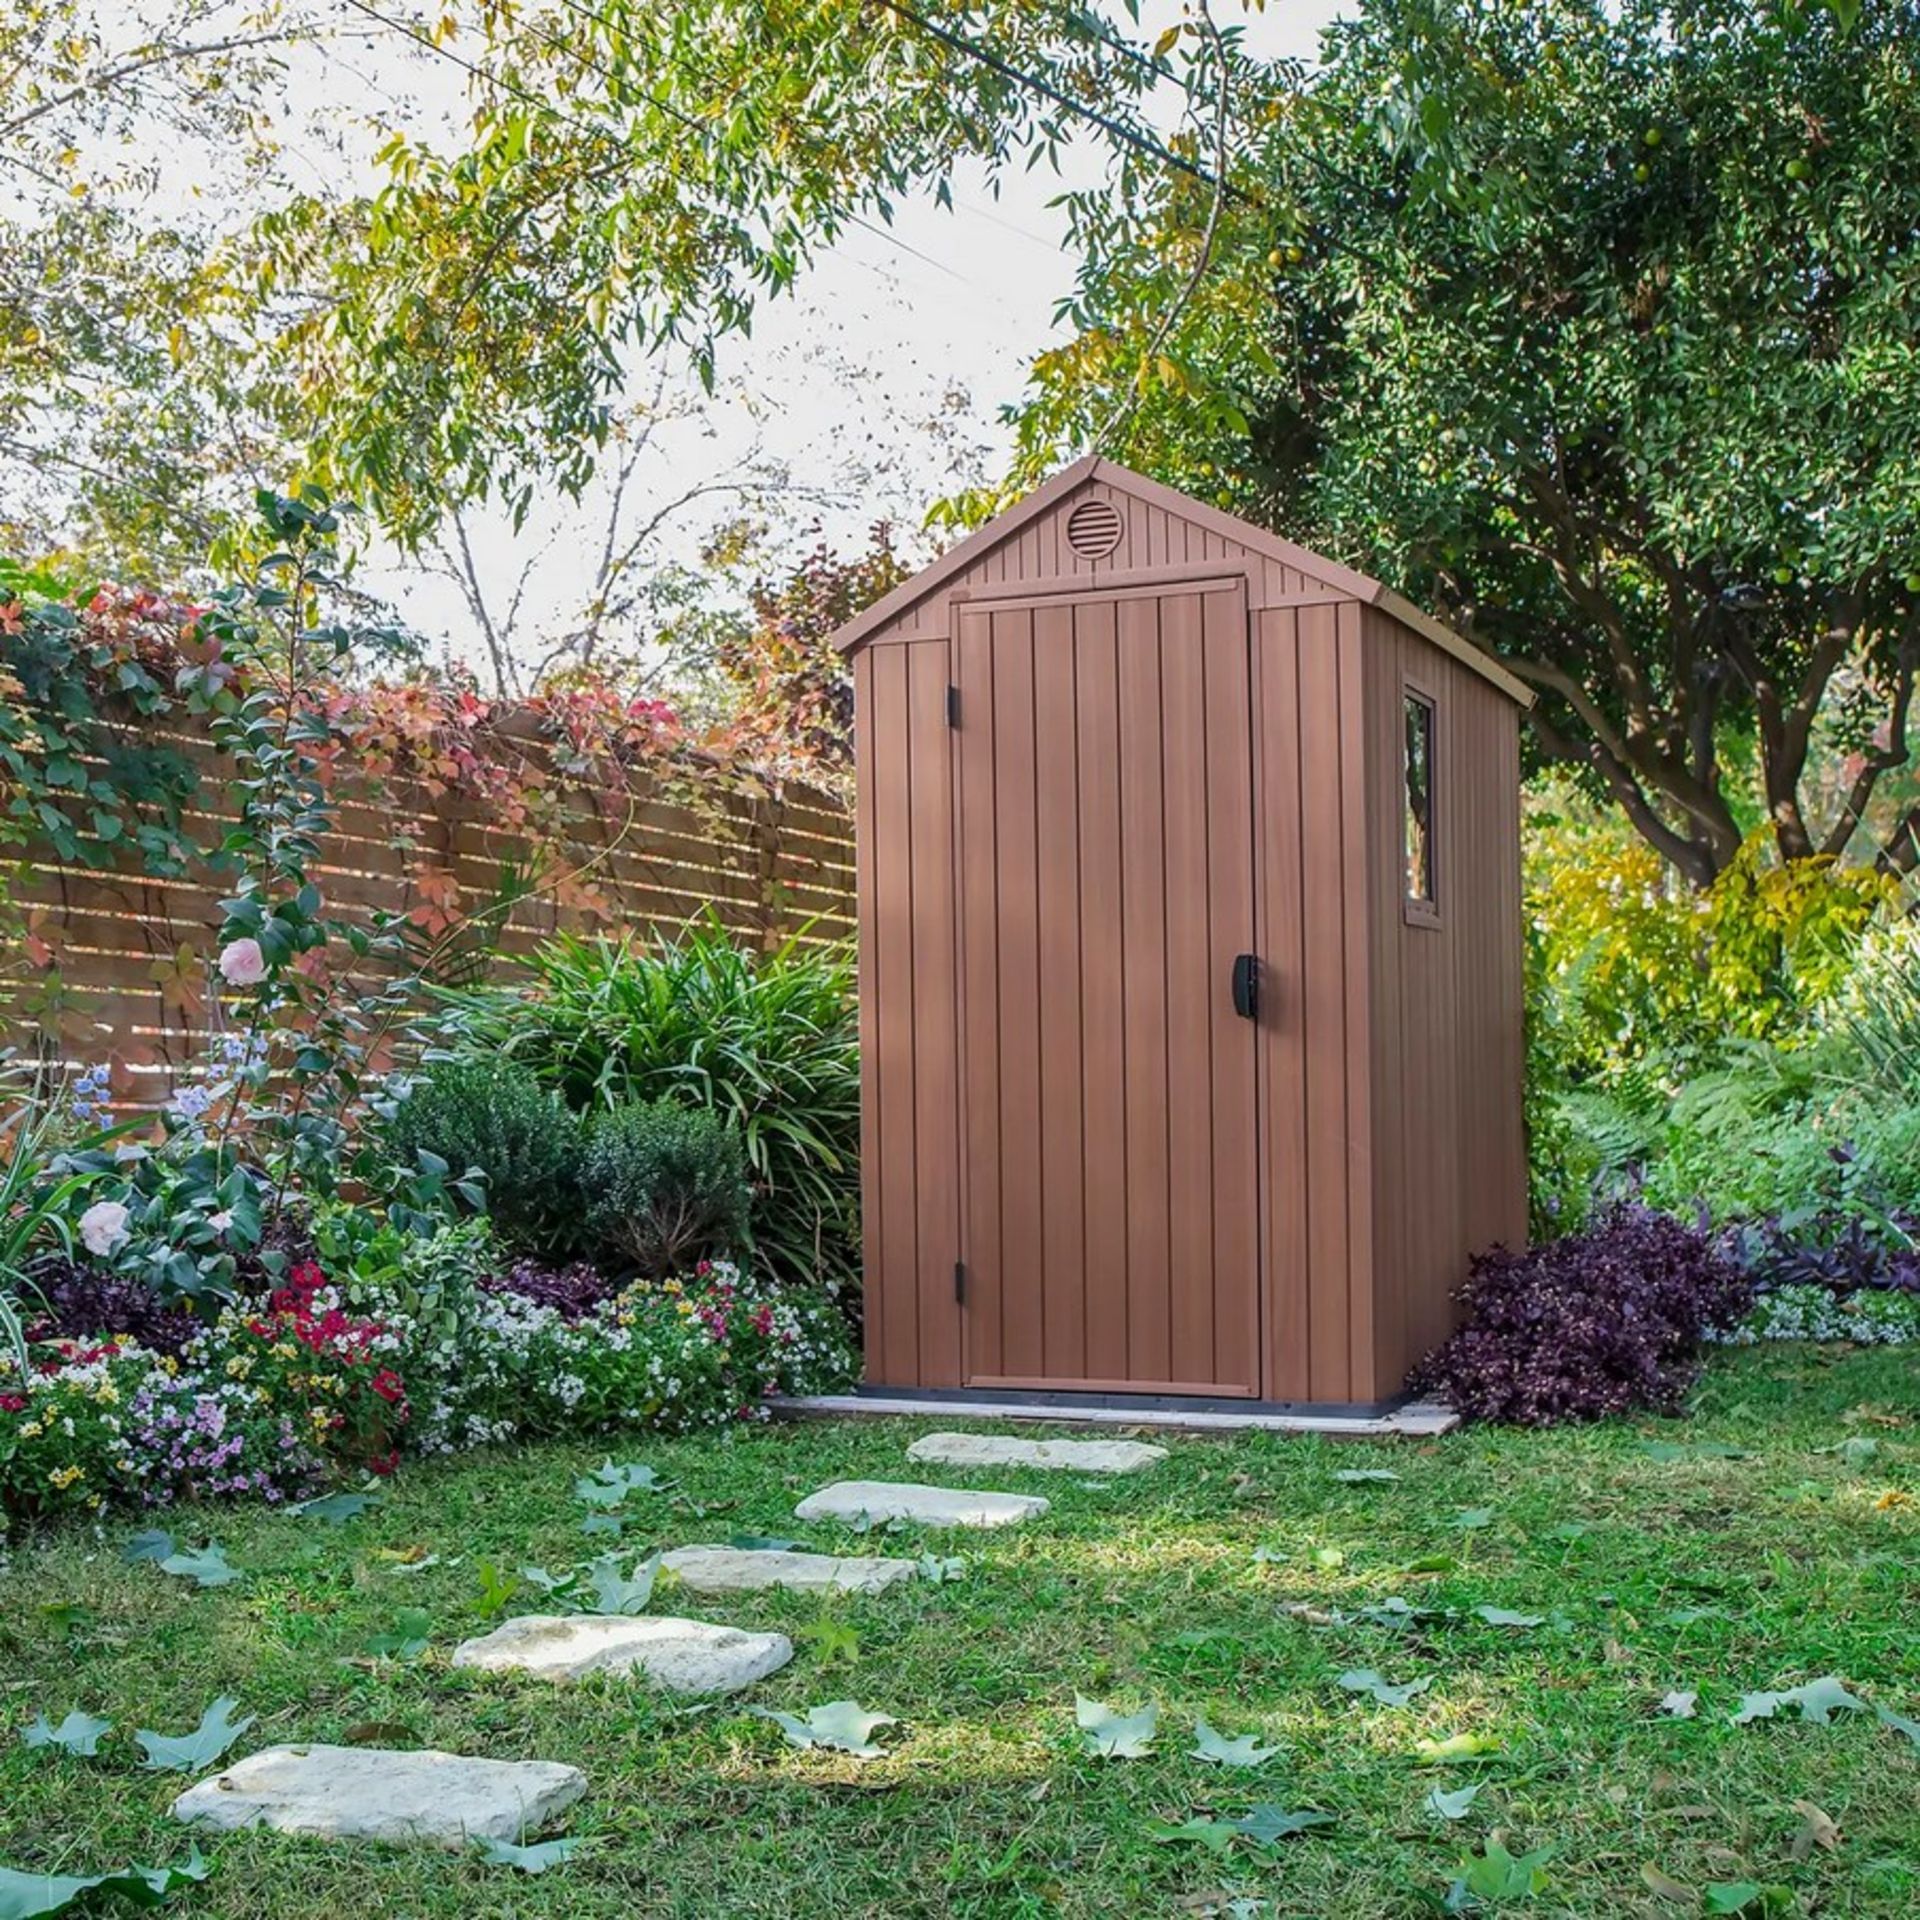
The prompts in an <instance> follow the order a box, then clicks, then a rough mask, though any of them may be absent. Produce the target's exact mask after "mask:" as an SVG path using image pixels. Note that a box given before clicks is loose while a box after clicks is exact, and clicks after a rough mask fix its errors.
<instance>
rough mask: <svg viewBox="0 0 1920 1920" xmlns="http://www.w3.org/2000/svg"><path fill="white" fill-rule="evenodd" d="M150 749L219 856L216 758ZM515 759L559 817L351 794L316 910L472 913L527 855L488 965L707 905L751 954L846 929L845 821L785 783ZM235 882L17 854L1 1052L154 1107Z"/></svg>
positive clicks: (393, 785)
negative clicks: (191, 781) (524, 885)
mask: <svg viewBox="0 0 1920 1920" xmlns="http://www.w3.org/2000/svg"><path fill="white" fill-rule="evenodd" d="M158 739H159V736H156V735H154V734H148V735H145V736H143V742H144V744H148V745H152V744H155V743H156V741H157V740H158ZM164 744H166V745H168V746H170V747H173V748H175V749H176V750H177V751H178V752H179V753H180V754H181V755H182V757H183V758H184V759H185V760H186V761H187V762H188V763H189V764H190V765H191V766H192V767H193V769H194V771H195V773H196V774H197V776H198V786H197V789H196V791H195V793H194V796H193V799H192V801H191V803H190V804H189V806H188V809H187V811H186V812H185V814H184V815H183V819H182V830H183V834H184V837H185V838H186V839H187V840H188V841H189V842H190V843H192V844H193V845H195V846H199V847H207V848H212V847H217V846H218V845H219V843H220V840H221V838H222V836H223V835H224V834H225V832H226V831H227V829H228V827H229V825H230V823H231V820H232V814H231V813H230V812H223V811H221V810H220V809H221V808H222V806H223V804H224V802H225V800H226V797H227V795H228V791H229V785H230V782H231V780H232V779H233V777H234V770H233V768H232V766H231V764H230V763H228V762H226V761H224V760H223V759H222V758H221V757H220V756H219V755H217V754H216V753H215V752H214V751H213V749H212V747H211V746H210V745H209V744H208V743H207V742H206V741H205V740H203V739H198V738H195V737H192V736H190V735H186V734H183V733H180V732H178V731H175V730H169V732H168V733H167V735H166V736H164ZM518 751H519V752H520V754H521V756H522V758H523V760H525V761H526V762H527V763H529V764H530V765H531V766H532V767H533V768H534V770H535V772H536V774H537V776H538V777H540V778H541V779H542V781H543V783H544V784H546V786H547V792H546V794H545V796H544V798H543V803H542V804H543V808H545V809H546V810H547V811H546V812H545V813H543V822H544V821H545V820H546V819H547V814H549V813H551V812H555V811H557V813H558V815H559V818H560V821H561V824H560V825H558V826H557V827H555V826H552V825H550V824H543V826H542V828H541V829H540V830H539V831H538V832H537V833H533V834H529V833H525V832H521V831H518V830H515V829H513V828H511V827H503V826H501V825H500V824H499V823H498V822H497V821H496V820H494V819H491V818H489V817H488V816H487V814H486V812H485V811H484V810H483V809H481V808H478V807H476V805H475V804H474V803H473V802H472V801H471V800H469V799H466V798H448V797H436V796H435V795H433V794H431V793H429V792H428V791H427V790H425V789H424V788H423V787H421V786H420V785H419V784H417V783H407V782H385V783H382V784H381V785H380V786H379V788H378V789H375V788H372V787H367V788H364V789H358V790H356V789H355V788H354V787H353V786H351V785H349V786H347V787H346V788H344V789H343V791H342V793H341V795H340V797H339V803H338V805H337V806H336V808H335V810H334V824H333V829H332V831H331V832H330V833H329V834H328V835H327V837H326V839H325V841H324V843H323V845H322V850H321V858H320V860H319V862H318V863H317V864H316V865H315V866H314V867H312V868H311V869H310V872H309V877H310V878H311V879H312V880H313V881H314V882H315V883H316V884H317V885H318V886H319V888H320V890H321V893H322V895H323V897H324V900H325V909H324V910H325V911H326V912H327V913H329V914H332V915H335V916H337V917H339V918H341V919H343V920H347V921H356V920H357V921H360V922H362V923H365V924H371V923H372V922H373V920H374V918H375V917H376V915H379V914H405V913H410V912H414V911H416V910H419V911H421V912H423V913H428V912H431V910H432V909H433V907H434V906H435V905H436V904H438V905H444V906H448V907H450V908H451V909H452V910H453V911H454V912H455V913H456V914H470V913H472V912H473V911H474V910H475V909H478V908H481V907H484V906H485V905H486V904H487V903H488V902H490V901H493V900H495V899H497V898H498V897H499V888H500V882H501V873H502V868H503V865H507V866H514V867H518V866H521V865H523V864H524V863H525V862H527V861H528V859H529V856H530V851H531V850H533V849H535V848H537V849H538V851H537V852H533V854H532V857H533V859H534V862H535V868H534V870H535V873H536V880H535V891H534V893H533V894H532V895H531V897H529V898H526V899H524V900H521V901H518V902H517V903H516V904H515V905H514V907H513V910H512V912H511V913H510V914H509V915H508V916H507V918H506V920H505V922H504V924H503V925H502V926H501V927H500V928H499V930H498V932H497V934H496V935H494V936H493V938H492V941H491V944H492V945H493V946H494V947H495V948H496V949H497V953H498V955H499V956H502V957H503V958H510V957H511V956H515V955H520V954H525V953H528V952H530V951H532V950H533V949H534V948H535V947H537V946H538V945H539V943H540V942H541V941H542V940H543V939H545V938H547V937H550V936H551V935H552V934H554V933H555V932H557V931H561V930H567V931H573V932H580V933H609V934H616V933H622V932H626V933H633V934H635V935H639V936H643V937H644V936H648V935H657V934H667V933H672V932H674V931H677V930H678V929H680V928H682V927H684V926H685V925H686V924H687V922H688V921H690V920H692V919H695V918H697V917H701V916H704V915H707V914H709V913H711V914H713V915H715V916H717V917H718V919H719V920H720V922H721V923H722V924H723V925H724V926H726V927H727V928H728V929H729V930H731V931H732V932H733V933H734V934H735V935H736V936H737V937H738V938H739V939H741V940H742V941H744V942H747V943H750V944H752V945H755V946H758V947H763V948H764V947H772V946H775V945H778V944H779V943H781V942H782V941H784V940H786V939H788V938H790V937H798V938H801V939H803V940H807V941H823V942H824V941H832V940H838V939H843V938H850V937H851V935H852V933H853V926H854V917H853V916H854V906H853V884H854V883H853V824H852V819H851V816H850V814H849V813H848V811H847V809H846V808H845V807H844V806H842V804H841V803H840V802H839V801H838V800H837V799H835V798H833V797H832V796H830V795H827V794H824V793H819V792H815V791H813V790H810V789H805V788H797V787H792V786H789V787H787V788H786V789H785V790H784V791H783V792H782V793H781V794H780V795H779V797H777V798H772V797H766V798H761V797H753V796H749V795H744V794H742V793H741V792H740V791H739V790H738V787H739V783H738V781H737V780H736V779H733V778H731V777H729V776H726V775H723V774H721V773H719V772H717V771H715V770H713V769H712V768H709V767H705V766H702V765H701V764H699V763H697V762H693V761H688V762H685V763H682V764H680V765H677V766H674V767H673V768H672V769H671V770H670V771H667V772H664V773H661V774H658V775H654V774H642V775H635V774H633V773H631V772H629V773H627V774H624V775H622V776H621V780H620V784H618V785H614V786H609V787H606V788H599V789H596V788H592V787H589V786H587V785H585V784H583V783H581V782H579V781H577V780H568V779H565V778H561V777H555V776H553V775H552V774H551V771H550V763H548V762H546V761H545V757H544V754H543V753H542V751H541V750H540V749H539V748H538V747H537V746H531V745H522V746H520V747H519V749H518ZM449 878H450V881H451V886H449ZM231 879H232V876H231V875H229V874H223V873H222V872H220V871H219V869H218V868H217V867H216V866H214V865H211V864H200V865H196V866H195V867H193V868H191V869H190V870H189V871H188V872H186V873H184V874H180V875H169V876H165V877H156V876H154V875H151V874H149V873H147V872H145V871H143V870H142V867H141V864H140V861H139V857H138V855H137V854H136V853H134V852H132V851H131V850H129V854H128V856H127V857H126V858H124V859H122V860H121V861H120V862H119V863H118V864H117V865H115V866H113V867H109V868H102V867H91V866H82V865H77V864H74V863H71V862H63V861H61V860H59V859H58V858H56V857H55V856H54V855H53V854H52V853H51V851H50V850H48V849H46V848H40V849H34V848H31V847H30V848H29V849H27V851H26V854H25V857H24V860H23V862H22V864H21V865H20V867H18V868H17V869H16V870H15V872H14V874H13V877H12V881H11V887H10V891H11V893H12V897H13V900H14V902H15V905H16V907H17V908H18V909H19V910H20V911H21V912H22V913H24V914H25V916H26V917H27V923H28V929H29V932H30V934H31V935H32V936H34V939H33V941H32V942H31V943H30V944H31V947H32V953H33V954H34V955H38V954H40V953H41V951H42V949H41V946H40V944H39V943H41V942H44V943H45V948H46V950H48V951H49V952H50V958H48V959H47V960H46V962H45V964H44V965H35V964H33V963H32V960H31V958H29V961H28V963H27V964H26V965H25V966H24V967H22V966H20V965H16V966H15V967H14V968H12V969H10V970H9V972H10V975H11V978H10V981H9V987H10V991H9V992H8V995H7V1000H6V1003H5V1005H4V1009H0V1023H3V1025H4V1032H5V1038H6V1040H7V1042H8V1043H10V1044H12V1045H14V1046H16V1047H19V1048H21V1049H22V1050H24V1051H27V1052H31V1053H37V1054H39V1055H40V1056H42V1057H44V1058H51V1059H58V1060H62V1061H66V1062H69V1063H73V1064H93V1063H96V1062H101V1061H106V1062H110V1063H112V1065H113V1067H114V1076H113V1082H114V1100H115V1104H116V1106H119V1107H132V1108H142V1107H151V1106H158V1105H161V1104H163V1103H164V1102H165V1100H166V1099H167V1097H168V1094H169V1093H170V1091H171V1089H172V1087H173V1085H174V1084H175V1081H176V1079H177V1078H178V1077H179V1076H181V1075H182V1074H183V1073H184V1072H185V1071H186V1070H188V1069H190V1068H191V1067H192V1066H193V1065H194V1063H195V1062H197V1061H198V1060H200V1059H201V1058H202V1057H203V1056H204V1053H205V1049H206V1046H207V1042H208V1040H209V1038H210V1036H211V1034H212V1033H213V1031H214V1030H215V1028H216V1027H217V1026H218V1024H219V1009H218V1008H217V1007H210V1005H209V989H208V977H209V974H208V970H209V966H210V963H211V961H212V958H213V955H214V949H215V946H216V942H217V936H218V930H219V925H220V912H219V901H220V900H221V899H222V898H223V897H224V896H225V895H226V894H227V893H228V892H229V891H230V889H231ZM360 964H361V965H362V966H363V967H365V968H366V969H368V970H369V971H372V970H374V969H376V968H377V965H378V963H377V962H364V963H360ZM494 964H495V966H496V968H497V967H498V966H499V965H500V964H501V961H500V960H496V961H495V963H494Z"/></svg>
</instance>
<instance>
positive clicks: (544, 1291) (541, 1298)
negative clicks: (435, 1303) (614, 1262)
mask: <svg viewBox="0 0 1920 1920" xmlns="http://www.w3.org/2000/svg"><path fill="white" fill-rule="evenodd" d="M480 1291H481V1292H482V1293H512V1294H518V1295H519V1296H520V1297H521V1298H522V1299H523V1300H531V1301H532V1302H533V1303H534V1305H535V1306H540V1307H551V1308H552V1309H553V1310H554V1312H555V1313H557V1314H559V1315H560V1316H561V1317H562V1318H563V1319H566V1320H583V1319H585V1318H586V1316H587V1315H588V1314H590V1313H591V1312H592V1311H593V1310H594V1308H595V1307H597V1306H600V1305H602V1304H604V1303H605V1302H606V1301H608V1300H611V1299H612V1298H613V1296H614V1291H615V1289H614V1284H613V1282H612V1281H611V1280H609V1279H608V1278H607V1276H606V1275H605V1274H604V1273H602V1272H601V1271H600V1269H599V1268H598V1267H595V1266H590V1265H588V1263H587V1262H586V1261H584V1260H576V1261H574V1262H573V1263H572V1264H571V1265H569V1266H564V1267H550V1266H548V1265H546V1263H545V1262H543V1261H540V1260H514V1261H511V1262H509V1263H508V1265H507V1266H505V1267H504V1268H502V1269H501V1271H500V1272H498V1273H490V1274H488V1275H487V1276H486V1277H485V1278H484V1279H482V1280H481V1282H480Z"/></svg>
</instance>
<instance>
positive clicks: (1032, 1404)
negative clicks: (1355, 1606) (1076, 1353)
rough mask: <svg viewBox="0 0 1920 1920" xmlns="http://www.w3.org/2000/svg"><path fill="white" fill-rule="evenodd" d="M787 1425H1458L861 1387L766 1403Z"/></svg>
mask: <svg viewBox="0 0 1920 1920" xmlns="http://www.w3.org/2000/svg"><path fill="white" fill-rule="evenodd" d="M768 1404H769V1405H770V1406H771V1407H772V1408H773V1411H774V1412H775V1413H777V1414H779V1415H781V1416H782V1417H784V1418H787V1419H847V1418H859V1417H867V1416H878V1415H890V1416H894V1417H898V1416H900V1415H903V1414H904V1415H913V1414H921V1415H925V1414H931V1413H938V1414H940V1415H941V1416H942V1418H948V1419H960V1420H1046V1421H1051V1422H1053V1423H1054V1424H1056V1425H1061V1426H1086V1427H1120V1426H1127V1427H1170V1428H1185V1429H1188V1430H1190V1431H1199V1432H1216V1433H1232V1432H1258V1433H1323V1434H1330V1435H1335V1436H1340V1435H1344V1436H1345V1437H1347V1438H1349V1439H1362V1440H1364V1439H1374V1438H1383V1437H1391V1436H1395V1435H1398V1436H1401V1437H1404V1438H1410V1439H1428V1438H1431V1437H1432V1436H1434V1435H1435V1434H1441V1433H1446V1432H1449V1431H1450V1430H1451V1429H1452V1428H1454V1427H1456V1426H1458V1425H1459V1424H1460V1416H1459V1415H1458V1414H1457V1413H1455V1412H1454V1411H1453V1410H1452V1409H1451V1408H1450V1407H1443V1406H1439V1405H1436V1404H1435V1403H1433V1402H1431V1401H1409V1400H1405V1399H1401V1400H1397V1401H1394V1400H1388V1401H1376V1402H1374V1403H1372V1404H1371V1405H1359V1406H1355V1405H1325V1404H1309V1403H1305V1402H1299V1401H1280V1400H1239V1399H1212V1400H1209V1399H1193V1398H1186V1397H1183V1398H1179V1399H1174V1398H1171V1397H1168V1396H1165V1395H1156V1394H1117V1393H1040V1392H1034V1393H1019V1394H1012V1393H996V1392H988V1391H984V1390H982V1389H979V1388H973V1387H862V1388H860V1389H859V1390H858V1391H857V1392H855V1393H822V1394H803V1395H785V1394H783V1395H780V1396H778V1397H776V1398H775V1399H773V1400H772V1401H770V1402H769V1403H768Z"/></svg>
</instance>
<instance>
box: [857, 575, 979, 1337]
mask: <svg viewBox="0 0 1920 1920" xmlns="http://www.w3.org/2000/svg"><path fill="white" fill-rule="evenodd" d="M954 680H955V683H956V684H957V685H958V687H959V689H960V703H961V712H962V714H963V716H964V724H963V730H962V734H961V742H962V744H961V751H960V780H959V792H960V848H959V871H960V903H961V904H960V954H961V972H962V976H963V978H964V979H965V981H966V983H967V990H966V992H965V993H964V994H963V996H962V1000H961V1014H962V1027H961V1036H962V1055H961V1059H962V1072H963V1076H964V1081H963V1098H962V1105H963V1109H964V1114H965V1128H966V1131H965V1135H964V1140H963V1153H962V1165H963V1171H964V1175H965V1181H964V1191H965V1197H966V1198H965V1205H966V1212H965V1216H964V1220H963V1222H962V1244H961V1247H960V1249H959V1251H960V1254H961V1255H962V1256H963V1257H964V1258H965V1260H966V1262H967V1267H968V1286H969V1291H970V1294H971V1298H970V1300H969V1303H968V1310H967V1313H966V1315H965V1317H964V1318H965V1332H966V1343H967V1346H966V1354H965V1370H966V1372H967V1373H968V1374H976V1373H978V1374H997V1373H1001V1372H1004V1371H1005V1369H1004V1367H1003V1366H1002V1364H1001V1358H1000V1318H1001V1311H1002V1308H1001V1272H1002V1257H1001V1244H1000V1109H999V1086H1000V991H999V940H1000V935H999V913H1000V903H999V889H998V884H997V881H996V875H997V874H998V872H999V865H1000V863H999V853H998V842H997V838H996V820H995V806H996V801H995V789H994V782H993V767H994V720H993V712H994V699H993V617H992V615H991V614H988V613H982V612H968V613H962V614H961V616H960V619H959V622H958V626H957V631H956V639H955V645H954ZM879 1290H880V1291H882V1292H885V1291H886V1288H885V1286H884V1285H883V1286H882V1287H881V1288H880V1289H879Z"/></svg>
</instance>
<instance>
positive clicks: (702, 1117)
mask: <svg viewBox="0 0 1920 1920" xmlns="http://www.w3.org/2000/svg"><path fill="white" fill-rule="evenodd" d="M585 1184H586V1190H587V1224H588V1226H589V1228H590V1230H591V1231H592V1233H593V1236H594V1239H595V1242H596V1244H597V1245H598V1246H599V1247H600V1248H601V1249H603V1250H604V1251H606V1252H608V1253H610V1254H613V1255H616V1256H618V1257H619V1258H621V1259H622V1260H625V1261H629V1262H631V1263H632V1265H633V1267H634V1270H635V1271H636V1272H637V1273H639V1274H640V1276H641V1277H642V1278H643V1279H648V1280H659V1279H664V1278H665V1277H666V1276H667V1275H668V1274H671V1273H675V1272H678V1271H682V1270H684V1269H685V1268H687V1267H688V1266H691V1265H692V1264H693V1263H694V1262H695V1261H697V1260H704V1259H710V1258H713V1257H715V1256H717V1255H721V1254H728V1253H733V1252H736V1251H738V1250H740V1249H741V1248H743V1247H745V1246H746V1245H747V1242H748V1234H747V1199H748V1187H747V1158H746V1153H745V1150H744V1149H743V1147H742V1146H741V1142H740V1136H739V1135H738V1134H737V1133H735V1132H734V1130H733V1129H732V1128H731V1127H729V1126H728V1125H727V1124H726V1122H725V1121H724V1120H722V1119H721V1118H720V1117H719V1116H718V1115H717V1114H715V1113H711V1112H709V1111H708V1110H707V1109H706V1108H704V1107H683V1106H680V1105H678V1104H677V1103H676V1102H674V1101H672V1100H650V1101H641V1102H639V1103H638V1104H636V1105H634V1106H630V1107H617V1108H615V1109H614V1111H613V1112H611V1113H606V1114H602V1115H601V1116H600V1117H599V1118H598V1119H597V1120H595V1121H594V1123H593V1125H592V1127H591V1128H590V1130H589V1132H588V1136H587V1158H586V1168H585Z"/></svg>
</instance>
